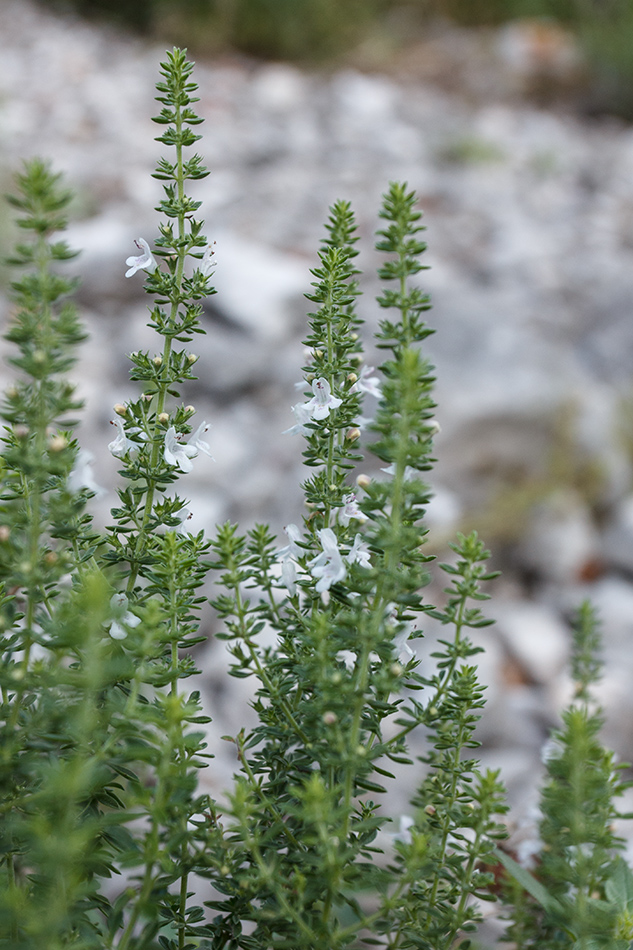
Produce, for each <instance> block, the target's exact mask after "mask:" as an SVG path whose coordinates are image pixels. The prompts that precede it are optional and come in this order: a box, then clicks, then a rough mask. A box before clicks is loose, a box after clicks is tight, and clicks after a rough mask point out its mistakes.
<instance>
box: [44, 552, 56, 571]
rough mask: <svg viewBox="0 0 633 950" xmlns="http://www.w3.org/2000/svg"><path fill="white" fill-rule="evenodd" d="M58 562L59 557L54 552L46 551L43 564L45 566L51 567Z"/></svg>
mask: <svg viewBox="0 0 633 950" xmlns="http://www.w3.org/2000/svg"><path fill="white" fill-rule="evenodd" d="M58 561H59V555H58V554H57V552H56V551H47V552H46V554H45V555H44V563H45V564H47V565H48V567H53V566H54V565H55V564H57V562H58Z"/></svg>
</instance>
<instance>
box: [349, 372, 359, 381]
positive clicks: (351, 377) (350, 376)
mask: <svg viewBox="0 0 633 950" xmlns="http://www.w3.org/2000/svg"><path fill="white" fill-rule="evenodd" d="M347 382H348V383H357V382H358V376H357V375H356V373H348V374H347Z"/></svg>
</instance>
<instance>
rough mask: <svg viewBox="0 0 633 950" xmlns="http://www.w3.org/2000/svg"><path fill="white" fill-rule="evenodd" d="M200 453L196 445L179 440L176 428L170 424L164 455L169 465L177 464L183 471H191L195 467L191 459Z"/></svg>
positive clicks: (166, 435) (166, 434)
mask: <svg viewBox="0 0 633 950" xmlns="http://www.w3.org/2000/svg"><path fill="white" fill-rule="evenodd" d="M197 454H198V449H197V448H196V447H195V446H194V445H183V444H182V443H181V442H179V441H178V437H177V435H176V429H175V428H174V426H170V427H169V428H168V429H167V432H166V433H165V452H164V457H165V461H166V462H167V464H168V465H175V466H176V467H177V468H179V469H180V471H181V472H190V471H191V469H192V468H193V462H192V461H191V460H192V459H194V458H195V457H196V455H197Z"/></svg>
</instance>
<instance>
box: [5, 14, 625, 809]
mask: <svg viewBox="0 0 633 950" xmlns="http://www.w3.org/2000/svg"><path fill="white" fill-rule="evenodd" d="M508 36H510V40H509V39H508ZM511 40H512V36H511V35H510V34H507V33H500V34H499V35H498V37H497V38H496V39H495V37H494V36H493V37H492V38H491V37H490V36H488V38H487V40H486V42H487V43H488V47H487V48H488V53H489V54H490V55H489V56H488V58H487V60H486V62H487V63H488V64H489V63H490V62H491V61H494V62H496V64H497V71H496V73H494V74H493V77H492V80H491V79H490V76H489V78H488V80H487V82H488V85H487V86H486V87H485V89H488V90H489V92H490V93H491V95H490V96H487V95H484V94H483V92H482V88H483V87H481V88H479V87H477V88H476V86H475V83H474V80H473V83H472V84H471V86H464V83H463V82H462V84H461V85H460V86H458V87H455V88H453V87H452V86H451V85H450V83H448V84H447V83H446V82H444V83H442V82H436V81H434V80H435V79H437V76H435V75H427V74H428V72H429V70H428V69H427V70H426V71H425V69H424V68H423V65H424V64H422V63H421V62H420V61H419V59H418V60H416V58H415V53H414V52H412V53H411V54H410V58H411V62H410V63H409V66H408V71H406V72H403V69H400V71H399V72H398V73H397V75H394V74H393V72H392V75H390V76H387V75H384V74H367V73H362V72H360V71H358V70H354V69H347V70H343V71H337V72H333V73H331V74H316V73H308V72H302V71H299V70H298V69H295V68H293V67H291V66H287V65H280V64H260V63H257V62H251V61H248V62H247V61H238V60H233V61H228V60H226V61H221V62H211V63H199V64H198V68H197V72H196V78H197V81H198V83H199V85H200V96H201V101H200V111H201V113H202V115H203V116H204V117H205V119H206V123H205V125H204V126H203V131H204V139H203V141H202V143H201V152H202V154H203V156H204V159H205V162H206V164H207V165H208V166H209V167H210V169H211V175H210V176H209V178H208V179H206V180H205V181H204V182H201V183H200V184H199V185H198V187H197V194H198V197H199V198H200V199H201V200H202V201H203V210H204V217H205V218H206V221H207V233H208V235H209V237H210V238H212V239H215V240H216V241H217V254H216V257H217V274H216V277H217V287H218V290H219V294H218V296H217V297H215V298H213V308H212V309H211V308H210V309H209V312H208V314H207V329H208V336H207V337H206V339H205V340H204V341H201V342H200V345H199V347H198V349H199V351H200V354H201V357H202V358H201V360H200V363H199V364H198V365H199V366H200V367H201V378H200V381H199V382H198V383H197V384H196V385H195V387H194V388H192V390H191V392H190V393H189V394H188V398H189V400H190V401H191V402H194V403H195V404H196V406H197V407H198V409H199V412H200V413H201V414H202V417H204V418H207V419H208V420H209V421H210V422H211V423H212V424H213V429H212V430H211V434H210V441H211V444H212V451H213V455H214V457H215V462H211V461H210V460H206V459H204V460H203V461H201V462H200V464H199V465H198V466H197V467H196V468H195V470H194V472H193V473H192V474H191V475H188V476H187V481H186V491H187V493H188V494H189V495H190V497H191V499H192V506H191V507H192V508H193V511H194V521H193V524H194V526H195V527H196V528H199V527H205V528H207V529H208V530H209V531H212V526H213V524H214V523H215V522H216V521H218V520H224V519H226V518H231V519H239V520H240V521H241V522H242V523H243V524H244V525H249V524H251V523H252V522H253V521H254V520H256V519H268V520H270V521H271V523H272V525H273V526H274V527H275V528H276V529H277V530H279V529H280V527H281V525H283V524H285V523H287V522H288V521H292V520H294V521H296V520H298V519H299V518H300V516H301V501H300V496H299V491H298V483H299V480H300V477H301V469H300V453H301V446H300V444H299V439H294V438H292V437H288V436H285V437H284V436H282V435H281V432H282V430H283V429H285V428H287V427H288V426H289V425H291V424H292V418H291V416H290V406H291V405H292V404H293V402H295V401H296V395H295V390H294V382H295V381H296V380H297V379H298V378H299V372H298V367H299V366H300V364H301V361H302V347H301V339H302V335H303V333H304V327H305V313H306V305H305V301H304V300H303V298H302V294H303V292H304V291H305V290H307V289H308V283H309V279H310V278H309V268H310V266H313V264H314V261H315V249H316V246H317V243H318V240H319V238H320V236H321V234H322V222H323V220H324V219H325V217H326V214H327V208H328V206H329V205H330V204H331V203H332V202H333V201H334V200H335V199H337V198H339V197H343V198H349V199H350V200H352V202H353V204H354V207H355V209H356V213H357V218H358V222H359V229H360V234H361V237H362V242H363V250H362V254H361V257H360V262H361V266H364V267H366V268H369V270H370V271H371V269H372V268H373V267H374V265H375V263H376V258H375V254H374V252H373V251H372V234H373V232H374V230H375V228H376V226H377V217H376V215H377V210H378V206H379V201H380V195H381V193H382V192H383V191H384V189H385V187H386V184H387V182H388V181H390V180H394V179H404V180H406V181H408V182H409V184H410V186H411V187H413V188H415V189H416V190H417V192H418V193H419V195H420V203H421V205H422V207H423V208H424V210H425V221H426V225H427V229H428V230H427V234H426V237H427V240H428V244H429V250H428V252H427V255H426V257H427V261H426V262H427V264H429V265H430V267H431V270H429V271H425V272H424V273H423V274H422V280H423V284H424V286H425V288H426V289H427V290H428V291H429V292H430V293H431V294H432V297H433V301H434V310H433V312H432V315H431V321H432V323H433V324H434V325H435V326H436V327H437V334H436V335H435V336H434V337H433V338H432V339H431V340H430V341H429V345H428V351H429V354H430V357H431V359H432V360H433V362H434V363H435V364H436V366H437V371H438V387H437V401H438V412H437V418H438V420H439V422H440V424H441V426H442V431H441V433H440V435H439V436H438V438H437V455H438V459H439V462H438V466H437V469H436V471H435V474H434V476H433V485H434V487H435V490H436V494H437V497H436V500H435V501H434V503H433V504H432V506H431V509H430V512H429V521H430V524H431V527H432V541H431V544H432V545H434V546H435V547H436V548H437V549H438V550H439V551H440V552H442V551H443V550H444V546H445V543H446V541H447V539H448V538H449V537H450V536H451V534H452V533H453V532H454V531H455V530H456V529H459V528H460V527H469V526H472V525H474V524H477V525H479V526H480V529H481V533H482V535H483V536H484V537H486V538H487V540H488V541H489V543H490V544H491V546H492V547H493V548H494V550H495V564H497V565H499V566H501V567H503V570H504V574H503V576H502V578H501V579H500V580H499V581H498V582H496V584H495V585H494V588H493V590H492V593H493V600H492V601H491V603H490V606H489V612H490V615H491V616H493V617H495V618H496V619H497V624H496V626H495V627H494V628H491V629H489V630H486V631H485V632H484V634H483V635H482V637H481V642H482V644H483V645H485V647H486V652H485V654H484V655H483V658H482V661H481V669H482V677H483V679H484V681H485V682H487V683H488V684H489V690H488V707H487V711H486V714H485V716H484V719H483V722H482V728H481V738H482V739H483V741H484V749H483V757H484V760H485V763H486V764H487V765H495V766H497V765H498V766H501V767H502V768H503V773H504V777H505V779H506V781H507V783H508V786H509V790H510V796H511V800H512V802H513V805H514V807H515V815H516V816H517V820H521V817H522V816H523V817H526V816H529V813H530V808H531V805H532V802H533V798H534V783H535V779H536V778H537V776H538V771H539V767H540V766H539V763H540V758H539V756H540V750H541V747H542V745H543V742H544V740H545V738H546V735H547V731H548V729H549V727H550V726H551V725H552V724H554V723H555V722H556V721H557V711H558V710H559V709H560V705H561V703H562V702H564V701H565V699H566V698H567V697H568V695H569V684H568V680H567V674H566V660H567V656H568V650H569V644H570V632H569V617H570V614H571V612H572V611H573V608H574V606H575V605H577V604H578V603H579V602H580V600H582V599H583V598H584V597H586V596H589V597H591V599H592V600H593V602H594V603H595V605H596V606H597V608H598V611H599V613H600V616H601V618H602V622H603V631H604V639H605V659H606V671H605V676H604V680H603V684H602V688H601V693H602V697H603V700H604V705H605V707H606V709H607V716H608V724H607V727H606V737H607V741H608V742H609V743H611V744H612V746H613V747H614V748H616V749H617V751H618V753H619V754H620V755H621V757H622V758H624V759H625V760H630V759H631V758H633V733H632V732H631V729H630V721H631V712H632V710H633V691H632V690H631V687H630V684H631V682H632V680H633V675H632V674H633V651H631V641H632V637H633V492H632V485H633V470H632V465H633V433H632V432H631V418H632V416H633V390H632V387H631V363H632V359H631V358H632V356H633V319H632V313H631V311H632V308H633V130H632V129H631V128H630V127H629V126H626V125H624V124H622V123H618V122H616V121H614V120H609V119H593V120H591V121H590V120H587V119H581V118H579V117H576V116H574V115H573V114H571V113H564V112H562V111H560V110H559V111H556V110H553V109H550V111H546V110H544V109H542V108H537V107H535V106H534V105H531V104H529V103H528V102H526V101H525V100H524V99H522V98H521V97H520V96H519V95H517V90H518V89H520V86H521V83H522V82H523V80H524V78H525V75H524V74H525V70H526V68H527V67H526V65H525V62H524V61H523V60H521V59H520V48H519V47H517V46H516V42H515V47H512V44H511V42H510V41H511ZM514 41H516V37H514ZM438 42H439V41H438ZM442 42H443V43H444V49H445V53H444V55H445V57H446V56H448V55H449V53H450V54H451V55H453V57H454V58H455V59H456V60H459V61H460V62H463V60H464V56H465V55H466V54H465V53H464V54H463V55H462V53H460V52H459V51H460V50H461V49H462V47H461V46H459V44H463V43H464V42H465V40H464V37H463V35H462V34H461V33H460V34H459V35H457V34H456V35H455V38H454V40H453V41H451V40H450V37H449V38H448V39H447V38H446V37H444V38H443V40H442ZM451 43H452V45H451ZM491 44H492V45H491ZM435 48H436V50H437V49H438V48H439V49H440V50H441V49H442V47H441V44H440V46H439V47H437V45H436V47H435ZM513 49H514V50H515V52H514V53H513V52H512V50H513ZM517 50H518V52H517ZM162 53H163V50H162V48H158V47H155V46H152V45H147V44H143V43H141V42H139V41H137V40H133V39H130V38H128V37H126V36H123V35H121V34H118V33H114V32H112V31H109V30H107V29H103V28H97V27H95V26H92V25H86V24H85V23H83V22H79V21H75V20H73V19H69V18H66V19H59V18H56V17H55V16H53V15H51V14H49V13H47V12H46V11H45V10H44V9H43V8H41V7H36V6H34V5H32V4H31V3H30V2H29V0H3V2H1V3H0V143H1V144H0V177H1V178H2V181H3V184H4V185H5V189H4V190H6V188H8V187H9V185H10V179H9V176H10V173H11V172H12V171H13V170H14V169H15V168H16V167H19V163H20V160H21V159H22V158H24V157H27V156H31V155H35V154H37V155H43V156H46V157H48V158H50V159H51V161H52V162H53V164H54V166H55V167H56V168H57V169H59V170H61V171H63V172H64V173H65V174H66V175H67V178H68V181H69V182H70V184H71V185H72V187H73V188H74V189H75V190H76V192H77V199H76V205H75V211H76V220H75V223H74V224H73V225H72V228H71V231H70V240H71V242H72V243H74V244H75V245H76V246H78V247H82V248H84V253H83V255H82V257H81V258H80V259H79V261H78V264H77V268H78V271H79V273H80V275H81V278H82V288H81V291H80V303H81V306H82V308H83V312H84V315H85V319H86V322H87V324H88V327H89V330H90V334H91V339H90V342H89V343H88V344H87V345H86V346H85V347H84V352H83V357H82V362H81V368H80V371H79V374H78V381H79V385H80V388H81V391H82V393H83V395H84V396H85V399H86V401H87V406H88V422H87V425H86V427H85V429H84V431H83V434H82V440H83V441H84V443H85V445H86V446H87V447H89V448H90V449H91V450H92V451H93V452H94V453H95V455H96V457H97V460H98V462H97V465H98V473H99V480H100V481H101V482H102V483H103V484H104V485H106V486H108V487H110V489H111V487H112V485H113V484H114V480H115V477H116V475H115V469H116V465H115V460H114V459H112V458H111V457H110V456H109V453H108V452H107V448H106V446H107V443H108V441H110V439H111V438H112V436H111V430H110V431H109V425H108V422H109V420H110V419H111V418H112V414H113V413H112V406H113V405H114V404H115V403H116V402H121V401H124V400H125V398H126V396H127V395H128V394H129V393H130V392H131V389H130V384H129V383H128V382H127V364H126V360H125V353H126V352H129V351H131V350H133V349H135V348H138V347H140V346H150V347H151V346H152V343H151V341H150V338H149V331H147V330H146V329H145V327H144V321H145V313H146V308H145V303H144V300H143V294H142V290H141V285H142V281H140V280H139V279H131V280H125V278H124V276H123V274H124V259H125V257H126V256H128V255H129V254H131V253H133V251H134V248H133V244H132V241H133V239H134V238H136V237H138V236H139V235H142V236H144V237H145V238H146V239H147V240H148V241H151V240H152V239H153V238H154V236H155V235H156V221H157V217H156V213H155V212H154V211H153V210H152V209H153V206H154V205H155V204H156V202H157V200H158V199H159V195H160V185H159V183H158V182H156V181H155V180H153V179H152V178H151V177H150V173H151V170H152V168H153V164H154V162H155V161H156V158H157V156H158V154H159V147H158V146H157V144H156V143H155V142H154V140H153V136H154V134H155V127H153V126H152V123H151V122H150V120H149V116H151V115H152V114H153V113H154V111H155V105H154V103H153V87H154V82H155V79H156V72H157V64H158V61H159V58H160V57H161V55H162ZM421 55H422V54H421V53H419V54H418V57H420V56H421ZM491 56H492V57H493V59H492V60H491V59H490V57H491ZM494 57H496V60H495V59H494ZM444 61H445V60H442V62H444ZM472 62H475V63H476V62H477V59H476V56H475V58H474V59H473V60H472ZM570 62H573V57H572V60H570ZM416 64H417V68H416ZM401 65H402V64H401ZM563 65H564V64H563ZM528 66H529V63H528ZM522 71H523V72H522ZM431 72H432V70H431ZM467 75H471V74H467ZM473 75H474V74H473ZM495 77H496V78H495ZM504 83H506V84H507V89H508V90H510V89H511V90H512V91H513V95H512V96H506V97H504V96H503V95H499V94H498V93H499V90H500V89H503V88H506V87H504V85H503V84H504ZM485 89H484V91H485ZM494 90H496V92H497V95H493V91H494ZM475 93H477V94H475ZM10 238H11V228H10V225H9V224H8V223H7V221H5V220H4V219H3V220H2V226H1V227H0V242H2V243H3V244H4V245H6V244H7V243H8V241H9V240H10ZM365 289H366V291H367V294H366V297H365V303H364V304H363V312H364V314H365V316H366V318H367V321H368V333H370V332H371V328H372V327H373V326H374V325H375V322H376V307H375V305H374V303H373V296H374V293H375V290H376V287H375V281H374V280H373V279H372V278H371V276H369V277H367V278H366V280H365ZM0 311H1V312H2V313H3V315H4V318H5V319H6V313H7V304H6V301H5V300H4V299H2V300H0ZM113 498H114V496H113V495H112V494H110V495H109V497H106V498H105V499H104V501H103V502H102V510H101V512H100V514H101V516H102V517H105V516H106V514H105V513H106V512H107V507H108V505H109V504H110V503H111V502H112V500H113ZM436 588H438V589H436ZM436 594H437V596H441V594H440V592H439V587H438V583H437V582H434V586H433V587H432V589H431V593H430V594H429V598H430V599H432V598H433V596H435V595H436ZM205 622H206V623H207V624H208V625H209V629H210V630H211V629H212V628H213V619H212V617H211V616H210V615H209V616H208V617H207V618H206V621H205ZM434 632H435V631H433V630H429V640H426V641H417V643H418V645H419V651H420V655H421V656H424V655H426V654H427V653H428V652H429V650H430V647H429V646H428V643H429V642H430V639H431V638H432V636H433V635H434ZM203 662H204V666H205V674H204V678H205V685H206V687H207V697H208V703H209V707H210V710H211V712H212V714H213V716H214V718H215V721H216V725H217V734H223V733H226V732H230V731H234V730H236V729H237V728H238V726H239V725H240V724H241V722H242V719H243V716H244V710H245V707H246V703H247V695H246V694H245V692H244V690H245V686H244V684H243V682H242V681H235V682H230V681H227V680H226V678H225V677H224V671H223V665H224V666H225V664H224V663H223V660H222V659H221V655H220V648H219V647H217V646H215V645H212V646H210V647H209V649H208V652H207V655H206V656H205V657H204V658H203ZM221 745H222V744H221V743H220V746H221ZM222 756H223V757H222V758H221V759H220V760H219V762H218V763H217V767H216V771H215V773H214V776H215V777H214V778H213V779H212V781H213V783H214V785H215V786H218V787H219V786H222V785H223V784H225V782H226V780H227V777H228V775H229V774H230V771H231V770H232V768H233V766H234V763H233V762H232V761H230V760H228V759H227V758H226V751H224V752H223V753H222ZM405 807H406V803H405V800H404V798H402V799H401V798H400V797H399V796H398V795H397V793H396V792H394V811H396V812H397V811H399V810H401V809H404V808H405Z"/></svg>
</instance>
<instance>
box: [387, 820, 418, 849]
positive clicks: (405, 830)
mask: <svg viewBox="0 0 633 950" xmlns="http://www.w3.org/2000/svg"><path fill="white" fill-rule="evenodd" d="M414 825H415V821H414V820H413V818H411V816H410V815H401V816H400V827H399V829H398V831H396V833H395V834H394V835H392V837H393V840H394V841H402V843H403V844H411V828H413V826H414Z"/></svg>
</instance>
